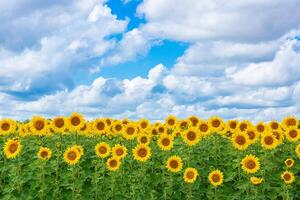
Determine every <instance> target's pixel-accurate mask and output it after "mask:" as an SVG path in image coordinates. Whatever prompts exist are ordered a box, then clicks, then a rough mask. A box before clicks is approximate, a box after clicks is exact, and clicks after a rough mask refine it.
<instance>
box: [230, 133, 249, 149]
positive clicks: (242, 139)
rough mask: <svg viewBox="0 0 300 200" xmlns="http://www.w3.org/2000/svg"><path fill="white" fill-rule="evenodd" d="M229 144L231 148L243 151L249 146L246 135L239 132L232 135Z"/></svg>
mask: <svg viewBox="0 0 300 200" xmlns="http://www.w3.org/2000/svg"><path fill="white" fill-rule="evenodd" d="M231 142H232V144H233V146H234V147H235V148H236V149H238V150H245V149H247V148H248V146H249V144H250V141H249V137H248V135H247V134H246V133H245V132H241V131H238V132H236V133H234V134H232V138H231Z"/></svg>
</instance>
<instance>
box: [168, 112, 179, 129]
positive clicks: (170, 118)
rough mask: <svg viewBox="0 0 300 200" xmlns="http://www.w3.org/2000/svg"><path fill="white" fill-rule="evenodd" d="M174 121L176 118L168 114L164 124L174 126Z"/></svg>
mask: <svg viewBox="0 0 300 200" xmlns="http://www.w3.org/2000/svg"><path fill="white" fill-rule="evenodd" d="M176 122H177V118H176V117H175V116H173V115H170V116H168V117H167V118H166V119H165V124H166V126H167V127H169V128H172V127H174V126H175V125H176Z"/></svg>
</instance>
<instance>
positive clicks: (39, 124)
mask: <svg viewBox="0 0 300 200" xmlns="http://www.w3.org/2000/svg"><path fill="white" fill-rule="evenodd" d="M47 125H48V124H47V120H45V119H44V118H43V117H38V116H36V117H33V118H32V119H31V122H30V129H31V131H32V132H33V133H34V134H37V135H43V134H45V132H46V127H47Z"/></svg>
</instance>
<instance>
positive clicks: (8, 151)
mask: <svg viewBox="0 0 300 200" xmlns="http://www.w3.org/2000/svg"><path fill="white" fill-rule="evenodd" d="M3 150H4V154H5V156H6V158H8V159H11V158H16V157H17V156H18V155H19V154H20V152H21V150H22V145H21V143H20V141H19V140H18V139H16V138H13V139H9V140H7V141H6V142H5V144H4V149H3Z"/></svg>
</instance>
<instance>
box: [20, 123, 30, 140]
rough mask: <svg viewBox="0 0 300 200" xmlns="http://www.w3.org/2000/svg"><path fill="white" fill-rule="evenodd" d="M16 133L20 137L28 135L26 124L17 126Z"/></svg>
mask: <svg viewBox="0 0 300 200" xmlns="http://www.w3.org/2000/svg"><path fill="white" fill-rule="evenodd" d="M18 134H19V136H20V137H26V136H28V128H27V124H24V125H20V126H19V128H18Z"/></svg>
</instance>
